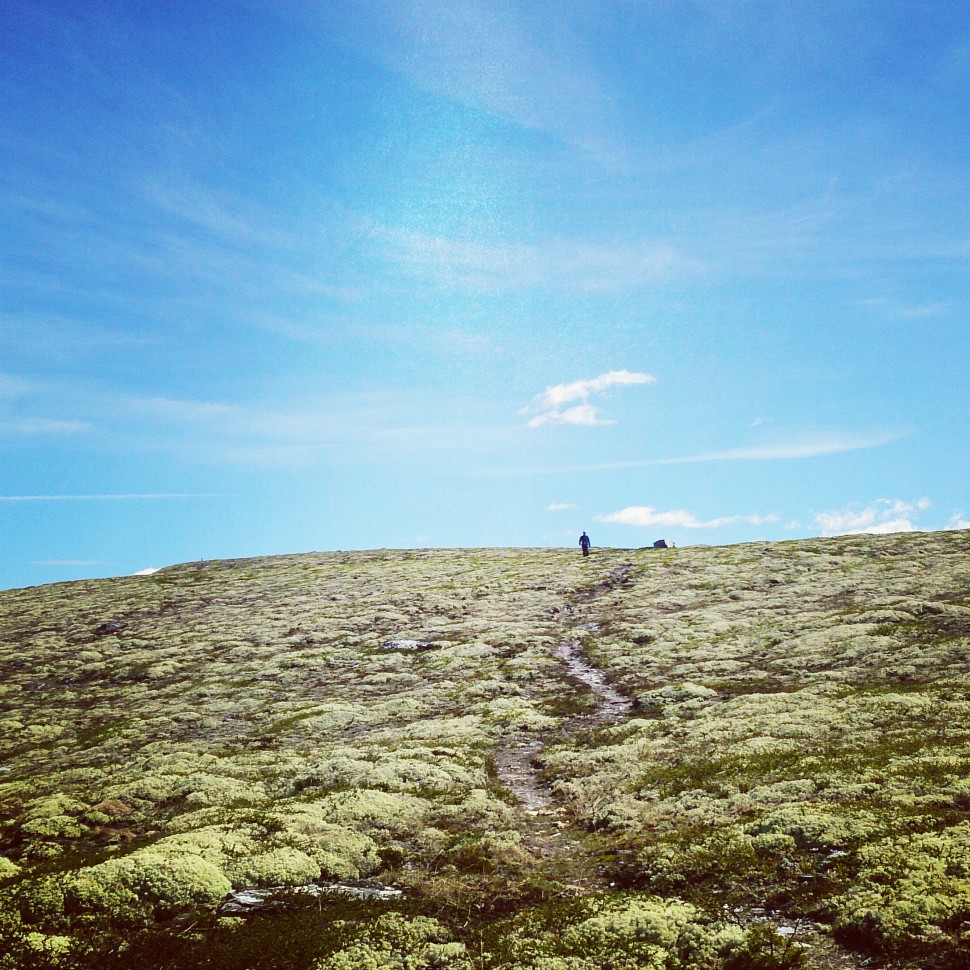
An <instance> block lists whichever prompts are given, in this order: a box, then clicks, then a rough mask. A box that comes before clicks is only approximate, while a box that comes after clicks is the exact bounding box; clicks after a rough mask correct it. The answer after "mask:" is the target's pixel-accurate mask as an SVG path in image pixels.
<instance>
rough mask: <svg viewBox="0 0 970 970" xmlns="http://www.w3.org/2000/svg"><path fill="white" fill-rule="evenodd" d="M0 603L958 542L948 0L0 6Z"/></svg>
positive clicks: (962, 190)
mask: <svg viewBox="0 0 970 970" xmlns="http://www.w3.org/2000/svg"><path fill="white" fill-rule="evenodd" d="M0 85H2V97H0V229H2V231H0V339H2V346H0V449H2V453H0V469H2V471H0V587H4V588H7V587H16V586H24V585H32V584H37V583H46V582H54V581H60V580H68V579H78V578H85V577H94V576H109V575H123V574H129V573H134V572H138V571H141V570H146V569H154V568H157V567H160V566H165V565H169V564H172V563H177V562H185V561H188V560H198V559H221V558H230V557H239V556H253V555H268V554H279V553H288V552H302V551H308V550H336V549H365V548H378V547H424V546H506V545H508V546H569V547H572V548H573V549H575V550H576V554H577V555H578V554H579V550H578V545H577V541H578V537H579V534H580V532H581V531H583V530H584V529H585V530H586V531H587V532H588V533H589V534H590V536H591V538H592V541H593V555H595V553H596V548H597V547H599V546H631V547H633V546H644V545H650V544H652V543H653V541H654V540H656V539H659V538H665V539H667V540H668V541H673V542H676V543H677V544H678V545H690V544H698V543H708V544H721V543H733V542H743V541H749V540H785V539H794V538H804V537H808V536H818V535H834V534H839V533H848V532H859V531H868V532H888V531H907V530H935V529H947V528H964V529H965V528H968V527H970V467H968V465H970V458H968V454H970V449H968V448H967V438H968V434H967V432H968V419H970V381H968V380H967V365H968V361H970V335H968V307H970V273H968V269H970V225H968V217H970V178H968V171H970V168H968V162H970V138H968V137H967V132H968V121H970V117H968V116H970V6H968V5H966V4H964V3H958V2H951V0H926V2H921V3H903V2H900V0H865V2H862V0H859V2H854V0H818V2H812V3H795V2H790V0H777V2H772V0H695V2H687V0H665V2H649V0H643V2H633V0H599V2H583V0H578V2H575V3H562V2H561V0H555V2H552V0H550V2H546V0H531V2H524V0H508V2H501V3H500V2H496V0H492V2H485V0H447V2H444V0H441V2H436V0H393V2H392V0H347V2H344V0H326V2H324V0H319V2H309V0H306V2H304V0H239V2H231V0H206V2H204V3H200V2H198V0H191V2H188V0H165V2H164V3H160V2H157V0H152V2H147V0H7V2H5V3H2V4H0Z"/></svg>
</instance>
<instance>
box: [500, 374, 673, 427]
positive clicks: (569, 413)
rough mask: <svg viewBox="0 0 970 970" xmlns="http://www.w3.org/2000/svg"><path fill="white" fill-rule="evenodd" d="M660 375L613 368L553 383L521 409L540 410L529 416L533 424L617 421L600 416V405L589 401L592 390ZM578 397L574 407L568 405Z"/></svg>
mask: <svg viewBox="0 0 970 970" xmlns="http://www.w3.org/2000/svg"><path fill="white" fill-rule="evenodd" d="M656 381H657V378H656V377H654V376H653V375H652V374H642V373H637V372H633V371H628V370H611V371H607V372H606V373H604V374H600V375H599V376H598V377H590V378H583V379H581V380H578V381H569V382H567V383H564V384H553V385H551V386H550V387H547V388H546V389H545V390H544V391H543V392H542V393H541V394H537V395H536V396H535V397H534V398H533V399H532V402H531V403H530V404H529V405H528V406H527V407H524V408H522V409H521V410H520V412H519V413H520V414H530V413H534V412H538V413H537V414H535V415H534V417H532V418H531V419H530V420H529V427H530V428H538V427H541V426H542V425H544V424H574V425H585V426H593V425H602V424H615V422H614V421H611V420H608V419H606V418H601V417H600V416H599V408H597V407H596V406H595V405H593V404H590V403H589V397H590V395H591V394H601V393H602V392H603V391H607V390H609V389H610V388H612V387H624V386H628V385H631V384H655V383H656ZM574 401H578V402H579V403H578V404H574V405H573V406H572V407H565V405H567V404H571V403H572V402H574Z"/></svg>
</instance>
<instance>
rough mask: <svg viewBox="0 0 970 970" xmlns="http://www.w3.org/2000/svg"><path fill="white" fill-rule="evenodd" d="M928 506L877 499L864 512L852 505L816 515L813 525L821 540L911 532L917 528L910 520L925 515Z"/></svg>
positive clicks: (923, 500) (924, 500)
mask: <svg viewBox="0 0 970 970" xmlns="http://www.w3.org/2000/svg"><path fill="white" fill-rule="evenodd" d="M932 505H933V503H932V502H931V501H930V500H929V499H928V498H921V499H918V500H917V501H915V502H905V501H903V500H902V499H887V498H881V499H876V500H875V501H874V502H871V503H870V504H869V505H867V506H866V507H865V508H860V507H859V506H858V504H856V503H852V504H849V505H847V506H846V507H845V508H843V509H835V510H832V511H829V512H819V513H818V515H816V516H815V519H814V521H815V524H816V525H817V526H818V527H819V528H820V529H821V531H822V535H823V536H850V535H863V534H871V535H887V534H889V533H892V532H915V531H916V529H917V526H916V525H915V523H914V520H915V519H916V518H917V516H918V514H919V513H920V512H924V511H926V509H928V508H931V507H932Z"/></svg>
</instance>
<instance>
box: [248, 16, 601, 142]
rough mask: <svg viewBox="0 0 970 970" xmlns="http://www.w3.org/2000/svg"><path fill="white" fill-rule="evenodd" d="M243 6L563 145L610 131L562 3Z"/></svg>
mask: <svg viewBox="0 0 970 970" xmlns="http://www.w3.org/2000/svg"><path fill="white" fill-rule="evenodd" d="M247 2H248V3H249V4H250V5H253V6H258V7H261V8H268V9H270V10H272V11H273V12H274V13H277V14H278V13H281V12H282V13H284V14H289V15H290V16H295V17H297V18H298V19H299V20H300V21H301V22H302V23H304V24H307V25H309V26H310V27H311V28H312V29H316V30H317V31H319V32H321V33H324V34H326V35H327V36H328V37H333V36H337V37H339V38H340V39H341V40H342V41H343V42H344V43H346V44H348V45H349V46H351V47H353V48H355V49H357V50H360V51H362V52H363V53H364V54H366V56H367V57H368V58H371V59H374V60H376V61H378V62H379V63H380V64H381V65H382V66H383V67H384V68H385V69H389V70H391V71H394V72H396V73H398V74H400V75H401V76H402V77H403V78H405V79H406V80H407V81H408V82H409V83H410V84H411V85H413V86H414V87H416V88H419V89H421V90H424V91H427V92H429V93H431V94H435V95H439V96H440V95H444V96H445V97H447V98H449V99H452V100H455V101H458V102H461V103H462V104H465V105H468V106H470V107H472V108H474V109H476V110H477V111H479V112H482V111H484V112H488V113H489V114H491V115H493V116H495V117H499V118H502V119H503V120H505V121H507V122H511V123H512V124H515V125H518V126H520V127H524V128H529V129H533V130H538V131H542V132H545V133H546V134H549V135H552V136H553V137H555V138H557V139H560V140H562V141H564V142H566V143H569V144H573V145H577V146H580V147H584V148H587V149H590V150H593V151H603V150H604V149H605V143H606V142H607V141H608V137H607V133H609V132H613V131H615V130H616V126H615V125H611V124H610V119H611V117H612V112H613V110H614V108H613V103H612V101H611V98H610V96H609V90H608V87H607V85H606V83H605V81H604V79H602V78H601V77H600V75H599V72H598V71H597V70H596V69H595V67H594V66H593V63H592V61H593V58H592V56H591V52H590V39H589V30H588V29H585V28H586V25H585V22H584V17H582V16H581V15H580V16H577V15H576V13H575V12H574V11H573V9H572V8H571V7H570V6H569V5H555V6H548V5H541V7H540V8H533V7H532V6H530V5H529V4H510V3H503V4H495V3H490V2H488V0H453V2H451V3H448V4H446V5H441V4H429V3H426V2H424V0H355V2H354V3H353V4H333V3H331V4H319V3H307V2H305V0H290V2H287V3H281V2H280V0H273V2H272V3H269V2H268V0H247Z"/></svg>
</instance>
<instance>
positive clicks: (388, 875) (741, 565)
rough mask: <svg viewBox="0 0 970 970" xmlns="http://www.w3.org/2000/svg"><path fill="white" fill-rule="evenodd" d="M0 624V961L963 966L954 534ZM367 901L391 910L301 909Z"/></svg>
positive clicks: (968, 744) (340, 569) (962, 574)
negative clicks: (261, 906)
mask: <svg viewBox="0 0 970 970" xmlns="http://www.w3.org/2000/svg"><path fill="white" fill-rule="evenodd" d="M0 631H2V646H0V970H7V968H20V967H57V968H64V970H75V968H77V970H81V968H88V967H99V968H111V967H114V966H117V967H122V966H143V967H159V968H162V967H172V968H175V967H212V968H215V967H222V968H226V970H243V968H251V970H256V968H260V970H263V968H266V970H269V968H280V970H284V968H285V970H342V968H348V970H349V968H351V967H354V968H365V970H366V968H369V967H373V968H385V967H387V968H393V967H398V968H404V967H408V968H422V967H428V968H432V967H440V968H459V970H473V968H474V970H514V968H526V970H593V968H604V967H610V968H614V970H627V968H648V970H654V968H656V970H678V968H682V970H694V968H698V970H705V968H706V970H759V968H762V970H772V968H774V970H785V968H796V967H803V966H804V967H808V968H812V967H816V968H820V970H821V968H823V967H825V968H827V967H835V966H839V967H853V966H862V960H863V959H868V960H870V961H874V962H870V963H869V964H868V965H869V966H877V965H883V966H887V967H888V966H892V967H894V968H913V970H916V968H920V970H925V968H929V967H939V968H948V970H957V968H961V967H966V966H967V965H970V694H968V686H970V534H968V533H965V532H964V533H959V532H955V533H936V534H932V535H921V536H912V535H904V536H880V537H876V536H864V537H846V538H839V539H825V540H823V539H818V540H811V541H805V542H794V543H781V544H774V545H765V544H757V545H753V544H751V545H742V546H734V547H725V548H704V549H691V548H686V549H676V550H665V551H657V550H652V549H647V550H599V551H598V552H597V553H596V554H595V555H594V556H592V557H591V558H590V559H588V560H583V559H582V558H580V557H579V556H577V555H574V554H572V553H571V552H564V551H559V550H503V549H490V550H436V551H421V552H404V551H377V552H369V553H353V554H343V553H334V554H319V555H302V556H287V557H276V558H267V559H258V560H246V561H225V562H214V563H200V564H191V565H186V566H180V567H173V568H171V569H168V570H165V571H163V572H161V573H158V574H155V575H154V576H146V577H131V578H127V579H118V580H110V581H99V582H81V583H71V584H60V585H56V586H47V587H38V588H33V589H26V590H12V591H7V592H3V593H0ZM566 642H572V643H575V644H578V645H580V646H581V654H580V656H581V657H582V658H585V661H586V662H588V664H589V665H591V666H592V667H594V668H595V669H596V670H598V671H599V672H600V673H602V674H603V675H604V676H605V678H606V680H607V682H608V683H609V684H610V685H611V686H612V687H613V688H615V689H616V690H619V691H620V692H621V693H622V694H624V695H625V696H626V697H628V698H630V699H631V700H632V701H633V706H632V709H631V710H629V711H622V712H620V713H617V711H616V709H615V708H614V709H613V710H612V712H607V711H606V705H604V704H603V701H602V697H601V696H598V695H597V693H596V690H595V688H593V689H591V686H590V684H589V683H588V682H583V680H582V677H581V676H577V669H579V667H578V666H577V665H576V664H573V666H572V667H570V666H569V665H568V664H567V663H566V662H564V655H563V653H562V650H561V649H557V648H561V645H562V644H564V643H566ZM577 649H578V648H577ZM580 666H581V665H580ZM360 879H364V880H369V881H373V882H375V883H381V884H389V885H394V886H396V887H398V888H400V889H402V890H404V893H405V895H404V896H403V897H402V899H400V900H398V901H392V902H368V901H361V900H353V899H347V898H345V897H342V896H336V895H334V896H327V897H308V896H306V895H300V894H298V893H292V894H290V895H287V894H286V891H285V887H298V886H301V885H304V884H307V883H310V882H313V881H317V882H324V883H325V882H331V881H338V880H344V881H346V880H360ZM256 887H284V888H283V890H282V891H281V892H282V896H281V903H283V904H285V905H281V907H280V909H279V910H278V911H277V912H276V913H275V915H272V916H265V917H260V918H251V919H247V920H242V919H237V918H221V917H218V916H217V915H216V908H217V906H218V903H219V902H220V900H221V899H222V898H223V897H224V896H225V895H226V893H228V892H229V890H230V889H239V888H256ZM833 961H835V962H833Z"/></svg>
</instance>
